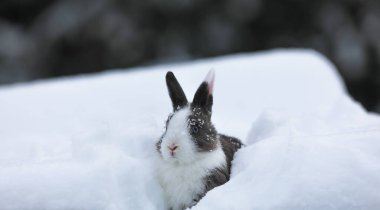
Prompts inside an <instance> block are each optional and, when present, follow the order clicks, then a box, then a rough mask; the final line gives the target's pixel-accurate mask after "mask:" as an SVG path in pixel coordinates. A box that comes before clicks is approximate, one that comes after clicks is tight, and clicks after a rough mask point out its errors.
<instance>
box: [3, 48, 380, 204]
mask: <svg viewBox="0 0 380 210" xmlns="http://www.w3.org/2000/svg"><path fill="white" fill-rule="evenodd" d="M211 68H214V69H215V71H216V81H215V90H214V95H215V96H214V98H215V101H214V107H213V121H214V122H215V125H216V128H217V129H218V130H219V131H220V132H221V133H225V134H228V135H232V136H236V137H239V138H240V139H242V140H243V141H244V142H245V143H246V144H247V146H246V147H245V148H243V149H241V150H239V152H238V153H237V155H236V156H235V160H234V162H233V169H232V177H231V180H230V181H229V182H228V183H226V184H225V185H223V186H220V187H218V188H215V189H214V190H212V191H210V192H209V193H208V194H207V195H206V196H205V197H204V198H203V199H202V200H201V201H200V202H199V203H198V205H197V206H195V207H193V208H192V209H221V210H223V209H226V210H231V209H239V210H245V209H247V210H248V209H250V210H252V209H259V210H263V209H292V210H293V209H380V190H379V189H380V117H379V116H378V115H375V114H369V113H367V112H366V111H365V110H363V108H362V107H361V106H360V105H358V104H357V103H356V102H354V101H352V99H351V98H350V97H348V96H347V93H346V90H345V87H344V85H343V83H342V80H341V78H340V77H339V76H338V75H337V73H336V70H335V68H334V67H333V66H332V65H331V64H330V63H329V62H328V61H327V60H326V59H325V58H324V57H322V56H321V55H319V54H317V53H315V52H313V51H307V50H288V51H285V50H279V51H269V52H265V53H259V54H241V55H234V56H226V57H219V58H214V59H205V60H199V61H194V62H189V63H182V64H171V65H160V66H155V67H142V68H135V69H132V70H131V71H128V72H126V71H123V70H114V71H110V72H107V73H102V74H95V75H90V76H82V77H68V78H64V79H60V80H50V81H40V82H35V83H29V84H19V85H13V86H8V87H3V88H1V89H0V209H1V210H6V209H12V210H13V209H22V210H24V209H57V210H58V209H59V210H61V209H89V210H96V209H107V210H119V209H120V210H125V209H128V210H129V209H131V210H132V209H148V210H149V209H152V210H153V209H165V203H164V201H163V196H162V192H161V188H160V186H159V184H158V182H157V179H156V177H155V175H154V166H153V162H154V161H153V160H154V158H157V156H156V153H155V149H154V143H155V142H156V141H157V139H158V138H159V136H160V135H161V133H162V132H163V127H164V121H165V119H166V117H167V115H168V114H169V113H170V111H171V102H170V99H169V97H168V94H167V90H166V86H165V81H164V77H165V73H166V71H168V70H170V71H173V72H174V73H175V74H176V76H177V78H178V80H179V82H180V83H181V84H182V86H183V88H184V91H185V92H186V93H187V97H188V98H189V99H192V96H193V94H194V92H195V90H196V88H197V87H198V85H199V84H200V83H201V82H202V80H203V78H204V76H205V74H206V73H207V72H208V70H209V69H211Z"/></svg>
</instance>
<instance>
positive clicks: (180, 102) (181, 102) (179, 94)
mask: <svg viewBox="0 0 380 210" xmlns="http://www.w3.org/2000/svg"><path fill="white" fill-rule="evenodd" d="M166 85H167V86H168V91H169V96H170V99H171V100H172V104H173V111H176V110H179V109H180V108H182V107H184V106H186V105H187V104H188V101H187V98H186V95H185V93H184V92H183V90H182V87H181V85H180V84H179V83H178V81H177V79H176V78H175V76H174V74H173V72H171V71H168V73H166Z"/></svg>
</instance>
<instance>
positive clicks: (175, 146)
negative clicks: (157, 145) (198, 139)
mask: <svg viewBox="0 0 380 210" xmlns="http://www.w3.org/2000/svg"><path fill="white" fill-rule="evenodd" d="M168 148H169V149H170V151H172V152H174V150H176V149H177V148H178V146H177V145H175V144H172V145H170V146H168Z"/></svg>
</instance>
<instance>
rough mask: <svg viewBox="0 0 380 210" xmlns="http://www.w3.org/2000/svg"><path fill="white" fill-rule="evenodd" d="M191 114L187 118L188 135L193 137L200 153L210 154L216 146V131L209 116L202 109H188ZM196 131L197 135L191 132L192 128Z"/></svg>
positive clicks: (192, 107)
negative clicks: (195, 128)
mask: <svg viewBox="0 0 380 210" xmlns="http://www.w3.org/2000/svg"><path fill="white" fill-rule="evenodd" d="M190 109H191V114H190V116H189V133H190V135H191V136H192V137H193V140H194V142H195V143H196V145H197V149H198V151H200V152H210V151H212V150H214V149H216V147H217V145H218V139H217V135H218V134H217V131H216V130H215V127H214V125H213V124H212V123H211V121H210V115H209V114H208V112H207V111H205V110H204V109H202V108H199V107H194V106H193V105H192V106H191V107H190ZM193 126H195V127H197V128H198V129H197V130H198V132H197V133H194V132H192V127H193Z"/></svg>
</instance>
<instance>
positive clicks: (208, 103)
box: [193, 70, 215, 113]
mask: <svg viewBox="0 0 380 210" xmlns="http://www.w3.org/2000/svg"><path fill="white" fill-rule="evenodd" d="M214 81H215V72H214V70H210V71H209V72H208V74H207V76H206V78H205V80H204V81H203V82H202V84H201V85H200V86H199V87H198V90H197V91H196V92H195V95H194V99H193V105H194V106H198V107H202V108H205V109H206V110H207V111H209V112H210V113H211V111H212V104H213V95H212V93H213V89H214Z"/></svg>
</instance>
